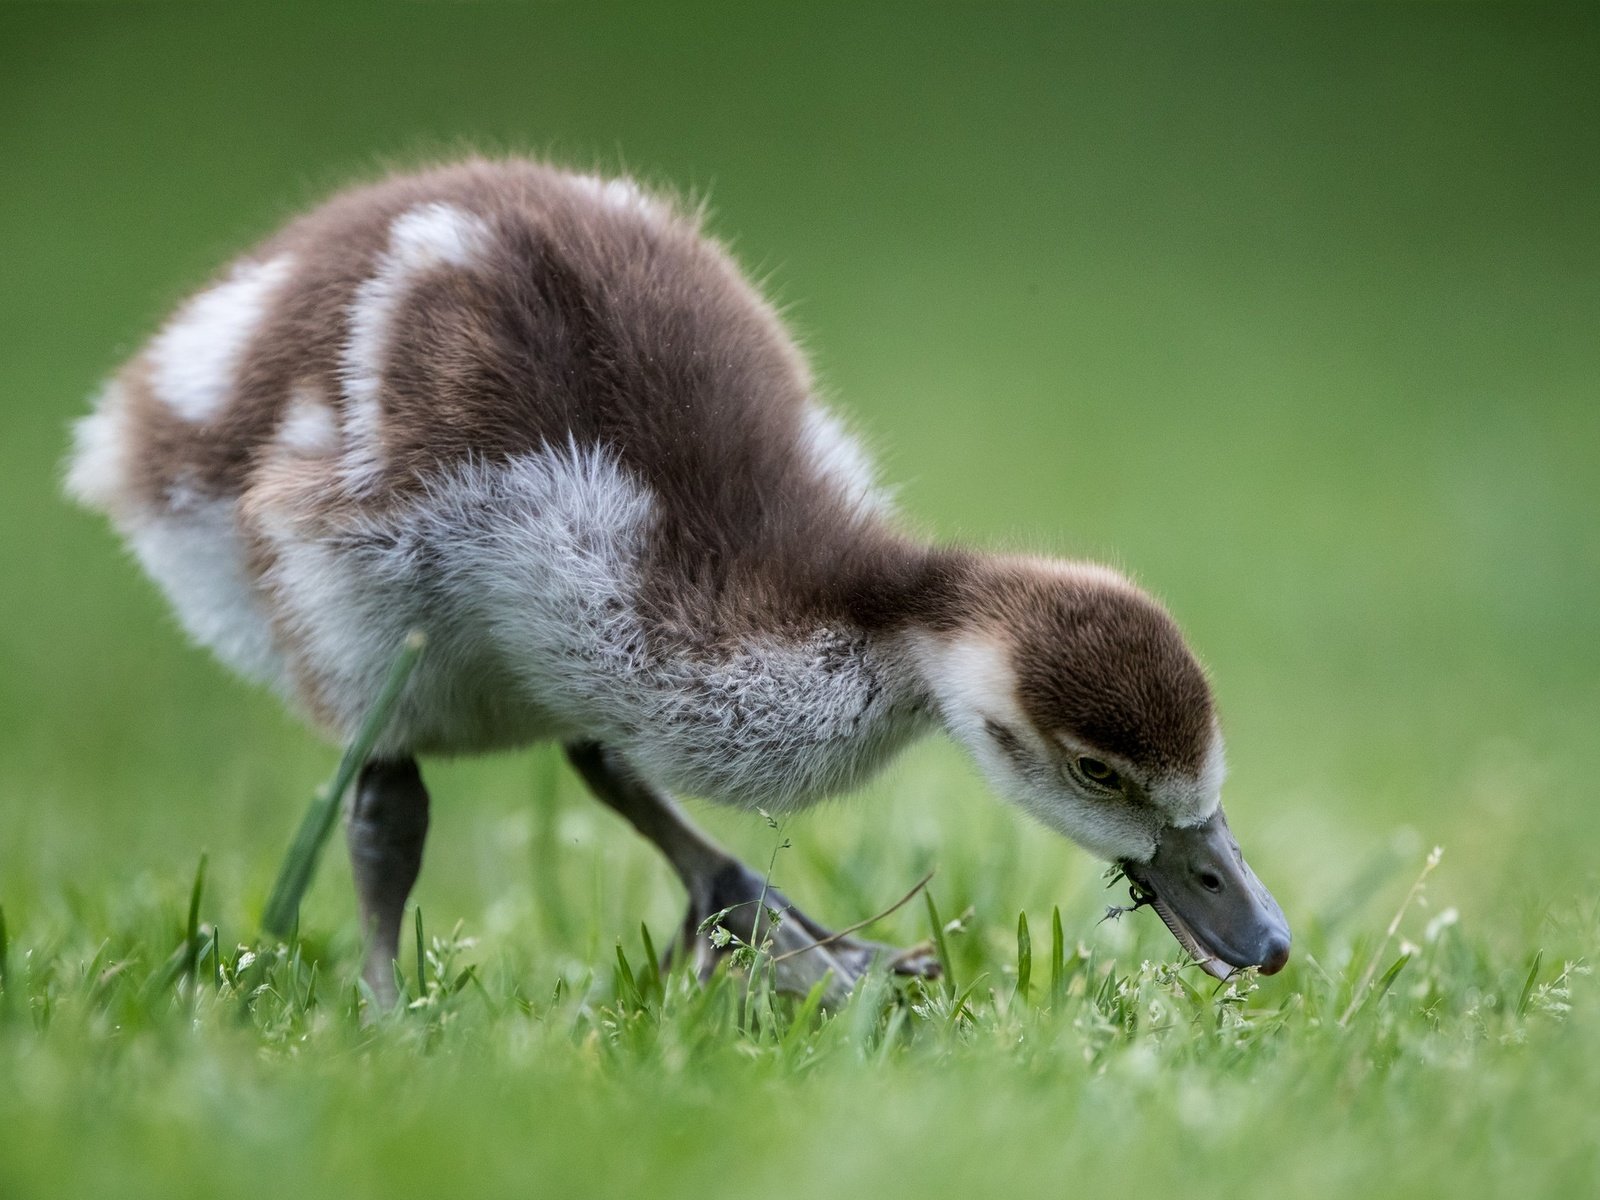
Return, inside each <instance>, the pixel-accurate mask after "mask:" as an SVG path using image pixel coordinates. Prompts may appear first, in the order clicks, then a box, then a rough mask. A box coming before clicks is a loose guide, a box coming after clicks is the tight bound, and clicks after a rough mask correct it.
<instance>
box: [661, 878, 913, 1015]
mask: <svg viewBox="0 0 1600 1200" xmlns="http://www.w3.org/2000/svg"><path fill="white" fill-rule="evenodd" d="M762 885H763V880H762V877H761V876H760V875H757V874H756V873H755V872H754V871H752V870H750V868H748V867H746V866H745V865H744V864H743V863H739V862H734V861H728V862H726V864H725V865H723V866H722V867H721V868H720V869H719V870H718V871H716V872H715V873H714V874H712V875H709V876H707V877H705V878H704V879H701V880H697V881H696V882H695V884H694V885H692V886H691V887H690V890H689V913H688V916H687V917H685V919H684V924H683V931H682V935H681V937H680V948H681V949H682V950H683V951H684V952H685V953H687V954H688V955H690V956H692V961H693V962H694V964H695V969H696V971H698V972H699V974H700V977H701V978H702V979H704V978H706V977H707V976H709V975H710V974H711V972H712V971H713V970H714V969H715V968H716V965H717V963H718V962H719V961H721V960H722V959H723V958H725V957H727V956H728V955H730V954H732V953H733V952H734V951H735V950H736V949H737V948H738V947H739V946H740V945H741V944H743V945H746V946H756V947H758V948H760V949H761V953H762V955H763V957H764V958H765V959H766V961H768V962H770V965H771V970H772V978H773V983H774V985H775V986H776V987H777V988H778V990H779V991H784V992H791V993H794V994H797V995H805V994H807V993H809V992H810V990H811V989H812V988H813V987H814V986H816V983H817V981H818V980H820V979H822V978H824V977H825V976H827V977H829V978H828V985H827V988H826V990H825V991H824V993H823V1000H824V1002H825V1003H827V1004H829V1005H837V1004H840V1003H842V1002H843V1001H844V999H845V998H846V997H847V996H848V995H849V994H850V990H851V989H852V988H853V987H855V985H856V982H857V980H859V979H860V978H861V977H862V976H863V975H865V974H866V973H867V971H868V969H869V968H871V966H872V965H873V964H874V963H881V964H882V965H884V966H887V967H888V968H889V969H890V970H891V971H893V972H894V973H895V974H897V975H915V976H919V977H921V978H924V979H931V978H934V977H936V976H937V975H938V974H939V960H938V958H937V956H935V955H934V954H933V952H932V951H931V949H930V948H929V947H927V946H913V947H910V948H909V949H904V950H902V949H897V948H896V947H893V946H886V945H883V944H882V943H881V942H873V941H867V940H865V939H860V938H854V937H847V936H840V935H837V934H834V933H832V932H830V931H829V930H828V929H826V928H824V927H823V926H821V925H819V924H817V922H815V921H813V920H812V919H811V918H810V917H808V916H806V914H805V913H803V912H801V911H800V910H799V909H798V908H796V907H795V906H794V903H793V902H792V901H791V900H790V899H789V898H788V897H787V896H785V895H784V894H783V893H782V892H780V891H779V890H777V889H776V888H773V887H767V888H766V889H765V892H764V893H763V886H762ZM768 909H770V910H772V911H774V912H776V913H778V914H779V916H778V920H777V924H776V927H775V928H774V927H773V925H772V922H771V920H770V918H769V916H768V914H767V913H766V912H765V911H764V910H768ZM758 910H760V911H758ZM712 918H716V920H715V923H714V924H713V925H711V926H709V927H707V928H706V929H705V930H704V931H702V928H701V927H702V926H706V925H707V922H709V921H711V920H712ZM719 927H720V929H721V930H723V931H725V933H726V934H727V935H731V936H722V935H719V934H718V933H717V929H718V928H719ZM719 942H720V943H722V944H721V945H718V944H717V943H719ZM768 943H770V944H768Z"/></svg>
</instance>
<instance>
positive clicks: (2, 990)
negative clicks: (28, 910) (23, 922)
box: [0, 907, 11, 1007]
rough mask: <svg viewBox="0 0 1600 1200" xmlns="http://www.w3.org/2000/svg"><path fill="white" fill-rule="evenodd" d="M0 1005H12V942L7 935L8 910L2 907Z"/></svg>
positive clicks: (0, 922)
mask: <svg viewBox="0 0 1600 1200" xmlns="http://www.w3.org/2000/svg"><path fill="white" fill-rule="evenodd" d="M0 1004H4V1005H6V1006H8V1007H9V1006H10V1004H11V941H10V938H9V937H8V935H7V934H6V910H5V909H4V908H3V907H0Z"/></svg>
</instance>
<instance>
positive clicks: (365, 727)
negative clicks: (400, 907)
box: [261, 630, 427, 938]
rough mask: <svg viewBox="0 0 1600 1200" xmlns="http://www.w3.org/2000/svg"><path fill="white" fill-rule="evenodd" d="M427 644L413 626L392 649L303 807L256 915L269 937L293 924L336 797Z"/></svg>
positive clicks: (363, 758)
mask: <svg viewBox="0 0 1600 1200" xmlns="http://www.w3.org/2000/svg"><path fill="white" fill-rule="evenodd" d="M426 644H427V638H426V637H425V636H424V635H423V634H422V632H421V631H420V630H413V631H412V632H411V633H409V634H407V635H406V640H405V644H404V645H402V646H401V647H400V652H399V653H398V654H396V655H395V658H394V662H393V664H392V665H391V666H390V667H389V675H388V677H387V678H386V679H385V680H384V681H383V687H382V689H381V690H380V691H379V692H378V698H377V700H375V701H374V702H373V705H372V708H371V709H370V710H369V711H368V712H367V716H366V720H364V721H363V722H362V723H361V729H360V730H359V731H358V732H357V734H356V736H355V740H354V741H352V742H351V743H350V745H349V746H348V747H347V748H346V749H345V752H344V756H343V757H342V758H341V759H340V760H339V769H338V771H336V772H335V773H334V777H333V782H332V783H330V784H329V785H328V786H327V788H325V789H324V790H323V791H322V793H321V794H320V795H318V796H317V797H316V798H315V799H313V800H312V802H311V804H310V806H309V807H308V808H307V809H306V815H305V816H304V817H303V818H302V819H301V821H300V828H299V829H298V830H297V831H296V832H295V835H294V841H293V842H292V843H291V844H290V846H289V851H288V853H287V854H286V855H284V859H283V865H282V866H281V867H280V868H279V869H278V878H277V880H276V881H275V882H274V883H273V885H272V895H271V896H270V898H269V899H268V900H267V907H266V911H265V912H263V913H262V916H261V927H262V928H263V929H264V930H266V931H267V932H268V933H270V934H272V935H273V936H274V937H280V938H284V937H288V936H289V933H290V931H291V930H292V929H293V927H294V924H295V921H296V920H297V918H298V916H299V913H300V901H301V900H302V899H303V898H304V897H305V894H306V888H308V887H309V886H310V885H311V876H312V874H313V873H314V872H315V871H316V869H317V859H318V858H319V857H321V855H322V848H323V846H325V845H326V844H327V841H328V834H329V833H331V832H332V831H333V826H334V822H335V821H336V820H337V819H338V816H339V802H340V800H341V799H343V797H344V793H345V791H346V790H347V789H348V788H349V787H350V784H351V782H352V781H353V780H354V779H355V777H356V772H357V771H359V770H360V769H361V767H362V765H363V764H364V763H365V762H366V761H367V755H368V754H370V753H371V752H372V747H373V745H374V744H375V743H376V742H377V740H378V738H379V737H380V736H381V735H382V734H383V730H384V727H385V726H386V725H387V724H388V723H389V714H390V713H391V712H392V711H393V709H394V706H395V702H396V701H398V700H399V699H400V693H401V691H402V689H404V687H405V685H406V681H407V680H408V679H410V678H411V672H412V671H413V670H415V669H416V666H417V660H418V659H420V658H421V657H422V650H423V647H424V646H425V645H426Z"/></svg>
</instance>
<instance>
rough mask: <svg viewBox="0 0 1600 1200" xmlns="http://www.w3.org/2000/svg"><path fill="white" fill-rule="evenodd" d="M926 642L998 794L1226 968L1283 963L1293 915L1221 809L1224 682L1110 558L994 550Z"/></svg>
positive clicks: (955, 727)
mask: <svg viewBox="0 0 1600 1200" xmlns="http://www.w3.org/2000/svg"><path fill="white" fill-rule="evenodd" d="M921 649H922V661H923V664H924V671H925V673H926V674H927V677H928V679H929V683H930V685H931V686H932V689H933V692H934V694H935V696H936V697H937V700H938V703H939V706H940V709H941V711H942V714H943V718H944V721H945V724H946V725H947V727H948V728H949V730H950V732H951V734H952V735H953V736H954V737H955V738H956V739H957V740H958V741H960V742H961V743H962V744H964V745H965V746H966V747H967V748H968V750H970V751H971V753H972V755H973V757H974V758H976V759H977V761H978V764H979V766H980V767H981V768H982V770H983V773H984V775H985V776H986V777H987V779H988V780H989V782H990V784H991V786H992V787H993V788H994V789H995V791H996V792H998V793H999V794H1000V795H1002V796H1005V797H1006V798H1008V799H1010V800H1012V801H1014V802H1016V803H1018V804H1020V805H1021V806H1022V807H1023V808H1025V809H1027V810H1028V811H1029V812H1030V813H1032V814H1033V815H1034V816H1035V817H1037V818H1038V819H1039V820H1040V821H1042V822H1043V823H1044V824H1046V825H1048V826H1050V827H1051V828H1053V829H1056V830H1058V831H1059V832H1061V833H1064V834H1065V835H1066V836H1067V837H1069V838H1071V839H1072V840H1073V841H1075V842H1077V843H1078V845H1080V846H1082V847H1083V848H1084V849H1085V850H1088V851H1089V852H1090V853H1091V854H1095V855H1097V856H1099V857H1101V858H1105V859H1109V860H1111V861H1112V862H1114V863H1117V864H1118V865H1119V866H1121V867H1122V869H1123V871H1124V872H1125V873H1126V874H1127V875H1128V877H1129V878H1130V879H1131V880H1132V881H1133V882H1134V883H1135V884H1136V885H1137V887H1138V888H1139V889H1140V891H1141V892H1143V893H1144V894H1145V895H1147V896H1149V897H1151V898H1152V900H1153V903H1154V907H1155V908H1156V910H1157V912H1158V913H1159V914H1160V915H1161V917H1162V919H1163V920H1164V921H1165V922H1166V924H1167V926H1168V928H1170V929H1171V930H1172V932H1173V935H1174V936H1175V937H1176V938H1177V939H1178V941H1179V943H1180V944H1182V945H1183V946H1184V948H1185V949H1186V950H1188V951H1189V952H1190V953H1191V954H1193V955H1194V957H1195V958H1196V959H1197V960H1199V961H1200V962H1201V963H1202V965H1204V966H1205V967H1206V969H1207V970H1209V971H1211V973H1212V974H1215V975H1218V976H1219V977H1225V976H1226V975H1227V974H1229V973H1230V970H1231V969H1232V968H1236V967H1244V966H1259V967H1260V968H1261V969H1262V971H1263V972H1264V973H1267V974H1271V973H1272V972H1274V971H1277V970H1279V969H1280V968H1281V967H1282V966H1283V964H1284V963H1285V962H1286V961H1287V959H1288V956H1289V928H1288V924H1287V922H1286V921H1285V920H1284V917H1283V912H1282V910H1281V909H1280V908H1279V907H1278V904H1277V902H1276V901H1275V900H1274V899H1273V898H1272V896H1271V895H1270V893H1268V892H1267V890H1266V888H1264V887H1263V886H1262V885H1261V882H1260V881H1259V880H1258V879H1257V878H1256V877H1255V874H1254V872H1252V871H1251V870H1250V868H1249V866H1248V865H1247V864H1246V863H1245V861H1244V858H1243V856H1242V855H1241V854H1240V852H1239V847H1238V844H1237V843H1236V842H1235V841H1234V840H1233V837H1232V834H1231V833H1230V832H1229V830H1228V825H1227V820H1226V818H1225V817H1224V815H1223V812H1222V808H1221V796H1222V780H1223V775H1224V763H1223V747H1222V734H1221V731H1220V729H1219V728H1218V725H1217V719H1216V713H1215V709H1214V706H1213V703H1212V698H1211V688H1210V685H1209V684H1208V683H1207V681H1206V676H1205V672H1204V671H1203V670H1202V669H1201V667H1200V664H1199V663H1198V662H1197V661H1196V660H1195V657H1194V655H1193V653H1192V652H1191V651H1190V650H1189V648H1188V646H1187V644H1186V643H1185V642H1184V639H1183V635H1182V633H1181V632H1180V631H1179V630H1178V627H1177V624H1176V623H1175V622H1174V621H1173V619H1172V618H1171V616H1169V615H1168V614H1167V612H1166V610H1165V609H1163V608H1162V607H1161V606H1160V605H1159V604H1157V603H1156V602H1155V601H1154V600H1153V599H1151V598H1150V597H1149V596H1148V595H1146V594H1145V593H1144V592H1142V591H1140V590H1139V589H1138V588H1137V587H1135V586H1134V585H1133V584H1132V583H1130V582H1129V581H1128V580H1127V579H1125V578H1124V577H1122V576H1121V575H1119V574H1117V573H1116V572H1114V571H1111V570H1108V569H1106V568H1104V567H1097V566H1090V565H1087V564H1080V563H1065V562H1055V561H1050V560H1043V559H1014V558H1008V559H1000V560H991V561H990V562H988V563H985V564H983V565H982V567H980V568H976V569H974V570H973V571H971V572H970V573H968V574H967V577H966V579H965V580H964V582H963V585H962V587H961V588H960V599H959V600H958V602H957V603H956V604H954V605H953V606H952V611H951V617H950V620H949V621H948V622H946V623H944V625H943V627H942V628H940V629H939V630H937V631H935V632H930V633H928V634H926V635H924V637H923V639H922V641H921Z"/></svg>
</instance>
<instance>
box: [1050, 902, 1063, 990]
mask: <svg viewBox="0 0 1600 1200" xmlns="http://www.w3.org/2000/svg"><path fill="white" fill-rule="evenodd" d="M1066 991H1067V938H1066V934H1065V933H1064V932H1063V930H1062V928H1061V906H1060V905H1059V904H1058V905H1056V907H1055V908H1054V909H1053V910H1052V911H1051V913H1050V1003H1051V1004H1052V1005H1055V1004H1059V1003H1060V1002H1061V998H1062V997H1063V996H1064V995H1066Z"/></svg>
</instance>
